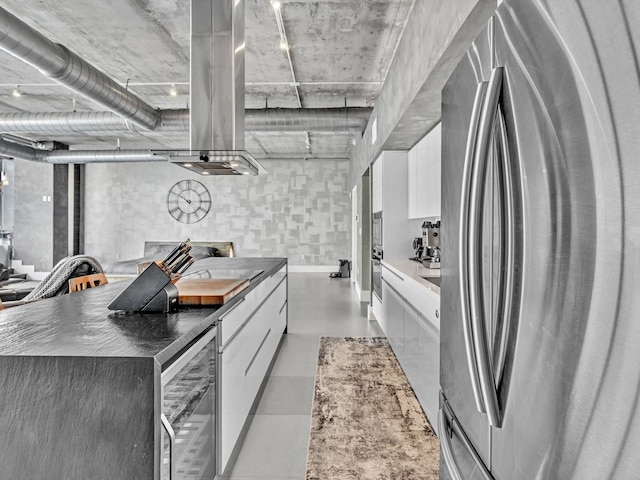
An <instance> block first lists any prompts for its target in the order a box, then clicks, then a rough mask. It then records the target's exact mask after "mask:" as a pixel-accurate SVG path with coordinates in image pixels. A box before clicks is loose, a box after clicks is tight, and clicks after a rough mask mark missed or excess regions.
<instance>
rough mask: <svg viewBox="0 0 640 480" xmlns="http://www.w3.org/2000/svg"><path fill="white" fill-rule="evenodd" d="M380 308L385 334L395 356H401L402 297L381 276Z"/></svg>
mask: <svg viewBox="0 0 640 480" xmlns="http://www.w3.org/2000/svg"><path fill="white" fill-rule="evenodd" d="M382 310H383V315H384V320H385V324H386V326H387V331H385V335H386V336H387V339H388V340H389V344H390V345H391V348H392V349H393V352H394V353H395V354H396V357H398V358H402V356H403V354H404V351H403V343H404V338H403V337H404V298H403V297H402V295H400V293H399V292H398V291H397V290H396V289H395V288H393V287H392V286H391V284H390V283H389V282H388V281H387V280H386V279H385V278H384V277H383V278H382Z"/></svg>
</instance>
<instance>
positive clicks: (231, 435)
mask: <svg viewBox="0 0 640 480" xmlns="http://www.w3.org/2000/svg"><path fill="white" fill-rule="evenodd" d="M242 333H243V332H242V331H241V332H240V333H239V334H238V335H237V336H236V337H235V338H234V339H233V340H231V342H230V343H229V344H228V345H227V346H226V347H225V349H224V351H223V353H222V354H221V355H220V372H221V373H220V456H221V458H220V469H219V472H223V471H224V469H225V468H226V466H227V463H228V462H229V458H230V457H231V453H232V452H233V448H234V447H235V445H236V442H237V441H238V437H239V436H240V432H241V431H242V427H243V426H244V422H245V420H246V418H247V415H248V414H249V404H248V401H247V395H246V386H245V375H244V371H245V368H246V365H247V361H248V360H247V351H246V346H247V342H246V340H245V338H243V335H242Z"/></svg>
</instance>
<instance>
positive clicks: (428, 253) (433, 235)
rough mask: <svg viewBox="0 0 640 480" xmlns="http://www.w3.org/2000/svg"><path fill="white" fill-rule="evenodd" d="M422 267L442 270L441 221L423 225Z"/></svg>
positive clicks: (426, 222)
mask: <svg viewBox="0 0 640 480" xmlns="http://www.w3.org/2000/svg"><path fill="white" fill-rule="evenodd" d="M421 260H422V265H424V266H425V267H427V268H440V220H438V221H436V222H430V221H425V222H424V223H423V224H422V257H421Z"/></svg>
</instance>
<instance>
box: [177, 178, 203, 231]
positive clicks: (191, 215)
mask: <svg viewBox="0 0 640 480" xmlns="http://www.w3.org/2000/svg"><path fill="white" fill-rule="evenodd" d="M210 208H211V195H210V194H209V190H207V187H205V186H204V185H203V184H201V183H200V182H198V181H197V180H180V181H179V182H178V183H176V184H175V185H174V186H173V187H171V190H169V194H168V195H167V209H168V210H169V213H170V214H171V216H172V217H173V218H175V219H176V220H178V221H179V222H182V223H197V222H199V221H200V220H202V219H203V218H204V217H205V215H207V213H209V209H210Z"/></svg>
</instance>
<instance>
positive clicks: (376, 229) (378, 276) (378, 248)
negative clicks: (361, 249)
mask: <svg viewBox="0 0 640 480" xmlns="http://www.w3.org/2000/svg"><path fill="white" fill-rule="evenodd" d="M371 232H372V235H373V238H372V242H371V243H372V248H371V285H372V286H373V293H374V295H376V296H377V297H378V300H380V301H382V265H381V264H380V261H381V260H382V211H379V212H374V213H373V225H372V228H371Z"/></svg>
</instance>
